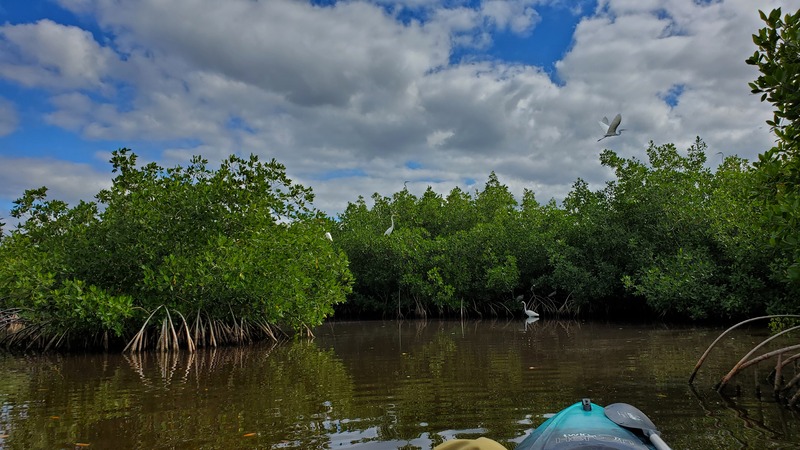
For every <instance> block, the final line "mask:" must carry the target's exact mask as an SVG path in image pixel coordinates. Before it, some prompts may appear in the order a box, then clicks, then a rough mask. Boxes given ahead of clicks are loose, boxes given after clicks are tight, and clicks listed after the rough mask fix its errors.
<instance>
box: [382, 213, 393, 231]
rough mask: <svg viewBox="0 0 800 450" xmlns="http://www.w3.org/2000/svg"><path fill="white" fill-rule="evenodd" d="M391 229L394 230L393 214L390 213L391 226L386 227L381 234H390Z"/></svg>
mask: <svg viewBox="0 0 800 450" xmlns="http://www.w3.org/2000/svg"><path fill="white" fill-rule="evenodd" d="M392 231H394V214H392V226H390V227H389V228H387V229H386V231H384V232H383V235H384V236H388V235H390V234H392Z"/></svg>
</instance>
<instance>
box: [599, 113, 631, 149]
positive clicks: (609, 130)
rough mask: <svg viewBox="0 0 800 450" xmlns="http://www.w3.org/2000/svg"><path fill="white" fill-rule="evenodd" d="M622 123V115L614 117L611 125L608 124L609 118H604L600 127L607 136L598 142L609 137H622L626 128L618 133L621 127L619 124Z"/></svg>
mask: <svg viewBox="0 0 800 450" xmlns="http://www.w3.org/2000/svg"><path fill="white" fill-rule="evenodd" d="M621 122H622V115H621V114H617V115H616V116H614V120H612V121H611V123H608V117H603V120H601V121H600V127H601V128H603V131H605V133H606V134H605V136H603V137H601V138H600V139H598V140H597V142H600V141H602V140H603V139H605V138H607V137H611V136H619V135H621V134H622V132H623V131H625V129H624V128H620V129H619V131H617V127H619V124H620V123H621Z"/></svg>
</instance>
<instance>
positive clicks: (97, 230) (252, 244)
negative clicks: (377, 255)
mask: <svg viewBox="0 0 800 450" xmlns="http://www.w3.org/2000/svg"><path fill="white" fill-rule="evenodd" d="M111 163H112V165H113V172H114V173H118V175H117V177H116V178H115V179H114V181H113V185H112V187H111V188H110V189H106V190H103V191H101V192H100V193H99V194H98V195H97V198H98V200H99V201H100V202H102V204H103V205H104V207H103V208H102V212H98V211H99V209H98V207H97V205H95V204H90V203H85V202H82V203H81V204H79V205H78V206H76V207H75V208H72V209H70V208H68V207H67V205H66V204H65V203H63V202H60V201H53V200H46V188H40V189H35V190H29V191H27V192H26V193H25V195H24V196H23V197H22V198H21V199H20V200H18V201H17V202H16V207H15V209H14V210H13V211H12V214H14V216H15V217H17V218H20V219H21V223H20V226H19V228H18V230H16V231H14V232H13V233H12V234H11V236H9V237H8V238H7V239H5V240H4V241H3V242H2V246H0V260H2V262H3V264H2V266H3V269H0V309H9V308H13V309H14V311H17V310H19V311H20V313H19V316H20V317H21V318H22V319H24V321H25V323H27V324H28V325H29V326H30V327H43V326H45V325H46V328H47V329H51V328H52V330H53V331H52V332H47V333H42V337H43V338H46V335H47V334H51V335H52V334H53V333H66V332H69V333H81V334H84V335H92V334H98V333H105V332H107V331H112V332H113V334H114V335H116V336H123V335H127V336H130V333H131V332H132V331H133V330H136V329H138V328H139V327H140V326H141V323H142V321H143V320H144V319H145V318H146V317H148V315H149V314H150V313H151V312H153V311H161V314H167V315H170V316H171V315H174V316H176V317H184V318H186V317H198V318H199V317H201V316H202V317H204V319H205V320H206V321H207V322H206V323H212V322H213V323H217V324H232V326H234V328H236V327H242V326H243V325H242V324H245V323H251V324H258V326H259V327H263V326H271V325H286V326H289V327H291V328H293V329H295V330H301V329H305V328H309V327H313V326H315V325H318V324H320V323H322V321H323V320H324V319H325V317H327V316H329V315H331V314H332V313H333V305H334V304H336V303H341V302H344V301H345V296H346V295H347V294H348V293H349V292H350V290H351V284H352V275H351V274H350V271H349V269H348V267H347V264H348V263H347V259H346V257H345V255H344V253H343V252H342V251H341V250H338V249H337V248H336V247H334V246H333V245H332V243H331V242H330V241H328V240H327V239H325V238H324V232H325V231H326V229H330V228H327V227H330V226H331V224H332V222H331V221H330V220H329V219H326V218H325V217H324V216H322V215H321V214H320V213H318V212H316V211H314V210H312V209H310V208H309V207H308V205H309V204H310V202H311V201H312V200H313V194H312V192H311V190H310V189H308V188H305V187H303V186H300V185H296V184H292V182H291V180H289V179H288V178H287V177H286V174H285V169H284V167H283V166H282V165H281V164H279V163H278V162H276V161H275V160H272V161H270V162H267V163H262V162H261V161H259V160H258V158H256V157H255V156H251V157H250V158H249V159H243V158H239V157H236V156H231V157H230V158H228V159H227V160H225V161H223V162H222V164H221V166H220V168H219V169H218V170H210V169H208V168H207V167H206V164H207V161H205V160H203V159H201V158H200V157H195V158H193V159H192V161H191V164H190V165H188V166H187V167H185V168H184V167H180V166H178V167H174V168H170V169H164V168H162V167H160V166H158V165H156V164H154V163H150V164H147V165H145V166H143V167H137V166H136V155H135V154H133V153H131V152H130V151H129V150H127V149H120V150H118V151H115V152H114V153H113V157H112V159H111ZM167 318H168V319H169V320H171V318H170V317H167ZM157 320H158V319H157ZM157 320H156V321H153V323H156V322H157ZM225 326H228V325H225ZM173 327H174V325H173ZM219 339H220V338H217V339H216V340H219Z"/></svg>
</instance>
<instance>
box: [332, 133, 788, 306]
mask: <svg viewBox="0 0 800 450" xmlns="http://www.w3.org/2000/svg"><path fill="white" fill-rule="evenodd" d="M707 153H708V148H707V147H706V144H705V143H704V142H703V141H701V140H700V139H697V140H696V141H695V143H694V144H693V145H692V146H690V147H689V148H688V149H687V150H686V151H684V152H681V151H678V150H677V149H676V148H675V146H674V145H672V144H665V145H655V144H654V143H652V142H651V143H650V145H649V146H648V148H647V149H646V154H647V158H648V159H647V161H646V162H643V161H639V160H638V159H636V158H622V157H620V156H618V155H617V154H616V153H614V152H613V151H610V150H606V151H604V152H603V153H602V155H601V158H600V160H601V162H602V163H603V164H604V165H605V166H607V167H609V168H611V169H612V170H613V171H614V173H615V175H616V178H615V179H614V180H613V181H610V182H608V183H607V184H606V186H605V187H604V188H603V189H600V190H592V189H590V187H589V185H588V184H587V183H586V182H585V181H583V180H580V179H579V180H577V181H576V182H575V184H574V185H573V189H572V191H571V192H570V193H569V195H568V196H567V198H566V199H565V201H564V203H563V205H562V207H558V206H557V205H556V204H555V203H552V202H551V203H549V204H547V205H540V204H539V203H538V202H537V201H536V199H535V197H534V195H533V193H532V192H530V191H526V192H525V193H524V195H523V199H522V202H521V203H517V201H516V200H515V199H514V197H513V196H512V195H511V194H510V193H509V190H508V188H507V187H506V186H504V185H502V184H501V183H500V181H499V180H498V178H497V176H496V175H495V174H494V173H492V174H490V176H489V179H488V180H487V182H486V185H485V187H484V189H483V190H482V191H478V192H476V193H475V195H474V196H473V195H470V194H468V193H465V192H463V191H461V190H459V189H454V190H453V191H452V192H451V193H450V194H449V195H448V196H446V197H445V198H441V197H440V196H438V195H436V194H434V193H433V192H432V191H431V190H430V189H428V190H427V191H426V192H425V193H424V195H423V196H422V197H421V198H416V197H414V196H413V195H411V194H410V193H409V192H408V191H407V190H405V189H404V190H403V191H401V192H399V193H397V194H395V195H393V196H392V197H391V198H389V197H383V196H380V195H379V194H375V195H373V197H372V198H373V201H374V202H375V206H374V207H373V208H372V209H371V210H370V208H368V207H367V205H366V201H365V200H364V199H363V198H360V199H359V201H358V202H356V203H354V204H350V205H349V206H348V208H347V210H346V211H345V213H344V214H343V215H342V216H341V217H340V221H339V233H338V234H339V240H338V242H339V243H340V245H341V246H342V249H344V251H345V252H346V253H347V254H348V258H349V260H350V261H351V269H352V271H353V273H354V275H355V278H356V284H355V292H356V295H355V296H354V300H355V301H353V302H350V303H348V305H346V306H345V307H344V308H342V309H343V310H345V311H346V312H348V313H351V314H360V313H370V314H375V313H379V314H383V315H406V314H408V313H410V312H412V311H413V312H415V313H417V314H423V315H426V314H429V313H438V314H460V313H463V312H464V310H465V309H466V310H467V311H471V312H472V313H473V314H486V313H489V314H501V313H509V312H510V313H512V314H514V313H519V312H520V311H519V306H518V303H516V301H513V300H512V299H513V298H515V297H516V295H517V294H519V293H522V294H523V295H524V296H525V297H524V298H526V299H528V300H533V303H532V305H533V307H534V308H536V307H538V308H540V309H548V312H550V313H577V312H579V311H580V312H582V313H588V314H597V313H600V314H609V313H615V314H620V313H622V314H634V313H644V314H648V313H649V314H651V315H658V316H669V317H672V318H685V319H693V320H696V319H717V320H719V319H729V318H733V317H739V316H743V315H748V314H753V313H759V312H765V311H767V310H775V309H781V308H782V307H783V306H784V304H785V302H786V301H787V298H788V297H787V294H786V292H785V291H783V290H782V289H781V287H780V286H779V285H778V284H776V283H775V280H774V277H773V275H772V272H771V271H770V265H771V264H774V254H773V252H772V251H771V250H770V248H769V247H768V245H767V240H766V238H765V237H764V236H763V233H762V232H761V227H762V222H761V219H760V217H761V211H762V210H763V207H762V204H761V202H759V201H757V200H756V199H754V198H753V197H752V195H751V192H753V190H754V189H755V188H756V186H757V178H756V174H755V171H754V170H753V168H752V166H750V165H749V164H748V163H747V162H746V161H744V160H742V159H740V158H736V157H729V158H726V159H725V160H724V161H723V163H722V165H720V166H719V167H718V168H717V170H716V171H712V170H710V169H709V168H708V167H707V166H706V154H707ZM392 214H394V215H395V230H394V232H393V233H392V234H391V235H390V236H383V235H382V231H383V229H384V228H385V227H386V226H388V223H389V216H390V215H392ZM547 292H551V293H550V294H548V295H546V296H545V295H543V294H544V293H547ZM370 299H379V300H377V301H374V300H373V301H370Z"/></svg>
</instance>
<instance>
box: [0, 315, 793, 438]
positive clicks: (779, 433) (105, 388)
mask: <svg viewBox="0 0 800 450" xmlns="http://www.w3.org/2000/svg"><path fill="white" fill-rule="evenodd" d="M721 331H722V330H721V329H708V328H669V327H664V326H650V327H645V326H640V325H636V326H628V325H619V324H600V323H585V322H567V321H548V320H540V321H537V322H534V323H529V324H526V323H525V322H524V321H522V320H519V321H480V322H464V323H461V322H457V321H454V322H438V321H429V322H414V321H405V322H346V323H345V322H330V323H328V324H326V325H324V326H322V327H320V328H318V329H317V330H315V333H316V336H317V337H316V339H315V340H314V341H313V342H293V343H288V344H283V345H280V346H270V345H257V346H252V347H248V348H226V349H217V350H208V351H200V352H198V353H196V354H194V355H188V354H184V355H177V356H166V355H156V354H147V355H142V356H130V355H125V356H123V355H106V354H92V355H49V356H10V355H1V356H0V448H3V449H74V448H89V449H201V448H204V449H239V448H241V449H348V448H357V449H369V450H376V449H397V448H403V449H425V450H428V449H431V448H432V447H433V446H434V445H436V444H438V443H440V442H442V441H443V440H446V439H450V438H453V437H456V436H457V437H475V436H480V435H483V436H488V437H491V438H493V439H495V440H497V441H500V442H502V443H504V444H505V445H506V446H507V447H508V448H513V447H514V444H515V443H516V442H519V441H521V440H522V439H523V438H524V436H525V435H526V434H527V433H529V432H530V431H531V430H532V429H533V428H535V427H536V426H537V425H539V424H540V423H541V422H543V421H544V417H543V415H544V414H547V413H552V412H556V411H558V410H560V409H561V408H563V407H566V406H568V405H570V404H572V403H574V402H576V401H579V400H580V399H581V398H582V397H590V398H591V399H592V400H593V401H594V402H595V403H598V404H601V405H605V404H609V403H613V402H626V403H630V404H633V405H635V406H636V407H638V408H639V409H641V410H642V411H644V412H645V413H646V414H647V415H648V416H649V417H650V418H651V419H652V420H653V421H654V422H655V423H656V425H657V426H658V428H659V429H660V430H661V431H662V433H663V437H664V439H665V440H666V442H667V443H668V444H670V445H671V446H672V448H673V449H676V450H677V449H738V448H748V449H789V448H800V445H799V444H798V443H800V416H799V415H798V414H797V413H794V412H790V411H787V410H786V409H783V408H781V407H779V406H777V405H775V403H774V402H773V401H772V399H771V398H769V397H765V398H763V399H759V398H757V396H756V389H755V384H756V380H760V379H762V378H764V376H765V375H766V373H767V372H768V371H769V368H768V367H766V366H763V367H761V368H760V369H758V370H757V371H750V372H747V373H745V374H743V375H742V376H740V377H739V378H737V383H738V384H739V385H740V391H741V393H740V394H738V395H737V396H735V397H733V398H726V397H722V396H720V395H718V394H717V393H716V392H715V391H713V390H712V389H711V386H712V385H713V384H714V383H715V382H716V381H718V380H719V378H720V377H722V375H724V374H725V373H726V372H727V370H728V369H729V368H730V367H731V366H732V364H733V363H734V362H735V361H736V360H738V359H739V358H740V357H741V356H743V355H744V354H745V353H746V352H747V351H748V350H749V349H750V348H751V347H752V345H753V344H754V343H757V342H760V341H761V340H762V339H763V338H764V337H765V336H766V333H765V332H763V331H761V330H756V331H753V330H750V331H742V332H736V333H733V334H732V335H731V336H730V338H726V339H725V340H724V341H723V342H722V344H721V345H720V347H719V348H718V349H716V350H715V352H714V353H712V354H711V357H710V359H709V361H708V362H707V363H706V365H705V366H704V367H703V369H702V370H701V372H700V375H699V376H698V379H697V381H696V383H695V387H694V388H692V387H690V386H689V385H688V384H687V378H688V376H689V374H690V373H691V370H692V369H693V367H694V364H695V362H696V361H697V358H698V357H699V356H700V354H702V352H703V351H704V350H705V348H706V347H707V346H708V345H709V344H710V343H711V342H712V341H713V340H714V338H716V336H717V335H718V334H719V333H720V332H721Z"/></svg>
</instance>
